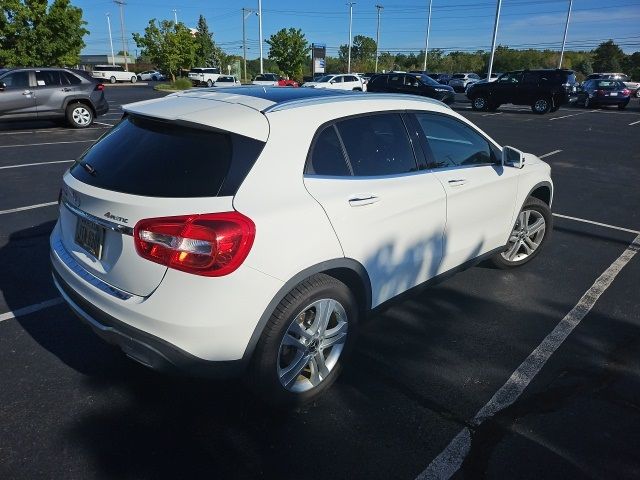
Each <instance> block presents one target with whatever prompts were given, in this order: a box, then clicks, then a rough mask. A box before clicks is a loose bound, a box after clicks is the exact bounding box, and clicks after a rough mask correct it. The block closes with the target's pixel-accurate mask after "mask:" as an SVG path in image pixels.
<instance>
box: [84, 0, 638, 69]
mask: <svg viewBox="0 0 640 480" xmlns="http://www.w3.org/2000/svg"><path fill="white" fill-rule="evenodd" d="M73 4H74V5H76V6H78V7H80V8H82V9H83V11H84V18H85V20H86V21H87V22H88V29H89V30H90V31H91V35H88V36H87V37H85V43H86V44H87V46H86V48H85V49H84V51H83V53H94V54H95V53H107V51H108V49H109V40H108V33H107V20H106V16H105V14H106V13H107V12H109V13H111V20H112V29H113V40H114V49H116V50H121V41H120V17H119V10H118V7H117V5H115V4H114V3H113V1H109V0H73ZM376 4H381V5H382V6H383V7H384V10H382V16H381V34H380V48H381V50H382V51H387V50H388V51H393V52H404V53H409V52H411V51H414V52H416V53H417V52H418V51H419V50H420V49H421V48H424V43H425V34H426V24H427V5H428V0H405V1H398V0H378V1H376V0H359V1H356V4H355V5H354V9H353V35H368V36H370V37H373V38H375V34H376V8H375V5H376ZM568 4H569V2H568V0H537V1H534V0H503V2H502V13H501V17H500V28H499V31H498V43H499V44H501V45H509V46H512V47H514V48H527V47H534V48H542V47H547V46H548V47H549V48H559V46H560V44H561V42H562V34H563V30H564V22H565V19H566V12H567V8H568ZM257 6H258V2H257V0H248V1H246V2H245V1H242V0H240V1H234V0H226V1H221V0H181V1H178V0H126V6H125V7H124V11H125V31H126V33H127V37H128V39H129V49H130V51H131V52H132V53H133V52H134V51H135V43H134V42H133V40H132V39H131V33H132V32H142V31H143V30H144V27H145V26H146V24H147V23H148V21H149V19H151V18H157V19H172V18H173V9H174V8H175V9H176V10H177V15H178V20H179V21H181V22H184V23H186V24H187V25H188V26H190V27H195V25H196V23H197V20H198V15H199V14H201V13H202V14H203V15H204V16H205V17H206V19H207V22H208V24H209V28H210V29H211V30H212V31H213V32H214V39H215V41H216V42H218V44H219V45H220V46H221V47H222V48H223V49H224V50H225V51H226V52H227V53H230V54H242V14H241V8H242V7H246V8H253V9H257ZM262 8H263V30H264V38H269V36H270V35H271V34H272V33H274V32H276V31H278V30H279V29H281V28H289V27H295V28H301V29H302V31H303V32H304V33H305V34H306V37H307V39H308V40H309V42H315V43H324V44H326V45H327V53H328V54H329V55H333V56H335V55H336V54H337V48H338V47H339V45H341V44H345V43H347V42H348V34H349V30H348V28H349V24H348V21H349V17H348V7H347V6H346V0H324V1H308V0H298V1H293V2H292V1H291V0H263V2H262ZM495 8H496V1H493V0H453V1H445V0H433V11H432V20H431V35H430V40H429V48H430V49H431V48H443V49H445V51H450V50H466V51H475V50H476V49H485V50H488V49H489V48H490V45H491V35H492V29H493V20H494V16H495ZM246 26H247V40H248V42H247V43H248V46H249V51H248V58H256V57H257V56H258V46H259V43H258V38H259V36H258V19H257V16H256V15H252V16H250V17H249V18H248V19H247V21H246ZM609 38H612V39H613V40H615V41H616V42H617V43H618V44H620V45H621V46H622V48H623V49H624V50H625V52H627V53H630V52H634V51H639V50H640V0H635V1H634V0H609V1H604V2H603V1H602V0H574V2H573V13H572V17H571V24H570V26H569V35H568V39H567V42H568V48H569V49H582V48H586V49H591V48H593V47H594V46H596V45H597V44H598V43H600V42H601V41H604V40H607V39H609ZM266 51H267V50H266V49H265V55H266Z"/></svg>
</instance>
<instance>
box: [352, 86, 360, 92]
mask: <svg viewBox="0 0 640 480" xmlns="http://www.w3.org/2000/svg"><path fill="white" fill-rule="evenodd" d="M353 91H354V92H361V91H362V89H361V88H358V87H356V88H354V89H353Z"/></svg>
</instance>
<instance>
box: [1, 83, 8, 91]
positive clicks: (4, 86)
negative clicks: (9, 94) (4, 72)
mask: <svg viewBox="0 0 640 480" xmlns="http://www.w3.org/2000/svg"><path fill="white" fill-rule="evenodd" d="M5 88H7V84H6V83H4V82H0V92H4V89H5Z"/></svg>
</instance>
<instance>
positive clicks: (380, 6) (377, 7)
mask: <svg viewBox="0 0 640 480" xmlns="http://www.w3.org/2000/svg"><path fill="white" fill-rule="evenodd" d="M376 9H377V10H378V28H377V29H376V69H375V72H376V73H378V52H379V51H380V10H384V7H383V6H382V5H376ZM349 37H351V35H349Z"/></svg>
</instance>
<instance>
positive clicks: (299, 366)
mask: <svg viewBox="0 0 640 480" xmlns="http://www.w3.org/2000/svg"><path fill="white" fill-rule="evenodd" d="M318 312H320V316H319V317H316V315H318ZM323 320H324V321H323ZM357 323H358V306H357V302H356V299H355V297H354V295H353V293H352V292H351V290H350V289H349V287H347V286H346V285H345V284H344V283H342V282H341V281H339V280H337V279H335V278H333V277H330V276H329V275H325V274H316V275H313V276H312V277H310V278H308V279H307V280H305V281H303V282H302V283H300V284H299V285H298V286H296V287H295V288H294V289H293V290H291V292H289V293H288V294H287V296H286V297H284V299H282V301H281V302H280V303H279V304H278V306H277V307H276V309H275V310H274V312H273V314H272V315H271V318H270V319H269V321H268V322H267V325H266V326H265V328H264V330H263V332H262V335H261V337H260V340H259V341H258V345H257V346H256V349H255V352H254V354H253V357H252V359H251V364H250V366H249V369H248V371H247V375H246V377H245V381H246V382H247V386H248V387H249V388H250V389H251V390H253V391H254V392H255V393H257V394H258V395H259V396H260V397H261V398H262V399H264V400H265V401H266V402H267V403H269V404H271V405H276V406H292V405H300V404H304V403H307V402H309V401H311V400H313V399H315V398H317V397H318V396H319V395H320V394H321V393H323V392H324V391H325V390H327V389H328V388H329V387H330V386H331V384H332V383H333V382H334V381H335V380H336V378H337V377H338V375H339V373H340V370H341V368H342V364H343V362H344V360H345V358H346V357H347V355H348V353H349V352H350V350H351V348H352V346H353V343H354V341H355V337H356V333H357ZM323 325H324V328H323ZM325 332H326V334H325ZM323 344H324V345H329V346H328V347H327V346H325V347H323ZM326 352H328V353H326ZM322 370H324V373H323V372H322Z"/></svg>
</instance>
